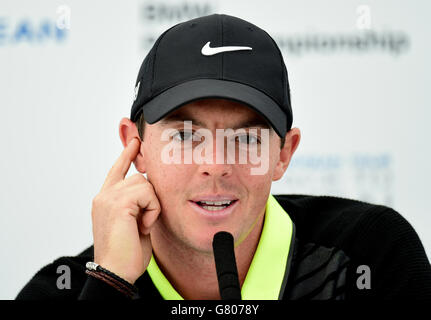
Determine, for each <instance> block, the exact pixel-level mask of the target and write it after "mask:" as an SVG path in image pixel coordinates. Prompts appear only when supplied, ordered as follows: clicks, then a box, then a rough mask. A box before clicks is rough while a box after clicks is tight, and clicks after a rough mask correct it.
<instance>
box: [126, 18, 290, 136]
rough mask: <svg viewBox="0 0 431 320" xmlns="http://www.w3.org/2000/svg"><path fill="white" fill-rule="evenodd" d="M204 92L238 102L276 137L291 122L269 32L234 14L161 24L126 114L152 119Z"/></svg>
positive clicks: (134, 118) (287, 93)
mask: <svg viewBox="0 0 431 320" xmlns="http://www.w3.org/2000/svg"><path fill="white" fill-rule="evenodd" d="M205 98H222V99H228V100H233V101H237V102H241V103H244V104H246V105H248V106H249V107H251V108H252V109H254V110H255V111H256V112H257V113H258V114H260V115H262V116H263V117H264V118H265V119H266V120H267V121H268V122H269V123H270V124H271V125H272V127H273V128H274V130H275V131H276V132H277V134H278V135H279V136H280V137H284V136H285V134H286V132H287V131H288V130H290V128H291V126H292V120H293V118H292V108H291V105H290V90H289V81H288V77H287V70H286V66H285V64H284V61H283V57H282V55H281V52H280V49H279V48H278V46H277V44H276V43H275V41H274V40H273V39H272V38H271V36H270V35H269V34H268V33H266V32H265V31H264V30H262V29H260V28H259V27H257V26H255V25H253V24H251V23H249V22H247V21H245V20H242V19H239V18H237V17H233V16H229V15H224V14H213V15H209V16H204V17H200V18H196V19H193V20H189V21H186V22H182V23H179V24H177V25H175V26H173V27H171V28H170V29H168V30H166V31H165V32H164V33H163V34H162V35H161V36H160V37H159V38H158V39H157V40H156V42H155V43H154V45H153V47H152V48H151V50H150V51H149V53H148V54H147V56H146V57H145V59H144V61H143V63H142V65H141V68H140V70H139V74H138V78H137V80H136V84H135V100H134V103H133V106H132V110H131V116H130V119H131V120H132V121H133V122H136V121H137V120H138V119H139V116H140V115H141V112H143V113H144V118H145V121H146V122H148V123H150V124H153V123H155V122H157V121H159V120H160V119H161V118H163V117H164V116H166V115H167V114H168V113H170V112H172V111H174V110H176V109H178V108H179V107H181V106H183V105H184V104H187V103H190V102H192V101H195V100H199V99H205Z"/></svg>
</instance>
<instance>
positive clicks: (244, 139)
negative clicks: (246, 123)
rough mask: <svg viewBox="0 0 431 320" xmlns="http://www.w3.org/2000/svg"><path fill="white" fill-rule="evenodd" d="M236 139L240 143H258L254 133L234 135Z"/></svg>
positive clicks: (258, 140)
mask: <svg viewBox="0 0 431 320" xmlns="http://www.w3.org/2000/svg"><path fill="white" fill-rule="evenodd" d="M236 139H237V141H238V142H239V143H241V144H259V143H260V139H259V137H256V136H254V135H250V134H244V135H240V136H237V137H236Z"/></svg>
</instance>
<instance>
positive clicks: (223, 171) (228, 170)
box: [199, 162, 232, 177]
mask: <svg viewBox="0 0 431 320" xmlns="http://www.w3.org/2000/svg"><path fill="white" fill-rule="evenodd" d="M199 173H200V174H202V175H204V176H212V177H229V176H231V175H232V165H231V164H224V163H223V164H218V163H215V162H214V163H212V164H206V163H204V164H201V165H199Z"/></svg>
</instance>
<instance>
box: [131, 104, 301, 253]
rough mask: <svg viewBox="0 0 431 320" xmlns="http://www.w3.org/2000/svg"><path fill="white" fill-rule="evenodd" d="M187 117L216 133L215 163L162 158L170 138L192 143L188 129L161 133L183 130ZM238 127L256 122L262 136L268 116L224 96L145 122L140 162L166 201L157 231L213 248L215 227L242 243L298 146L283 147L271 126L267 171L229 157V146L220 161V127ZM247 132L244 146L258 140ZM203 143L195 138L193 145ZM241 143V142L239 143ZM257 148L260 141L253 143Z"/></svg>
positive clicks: (194, 245)
mask: <svg viewBox="0 0 431 320" xmlns="http://www.w3.org/2000/svg"><path fill="white" fill-rule="evenodd" d="M184 120H189V121H192V131H197V130H198V129H203V128H204V129H208V130H209V131H210V132H211V133H212V137H214V141H213V142H211V143H213V152H212V154H211V157H213V160H214V161H212V163H202V162H199V163H196V161H195V159H193V161H192V163H191V164H184V161H182V163H168V162H167V161H165V160H164V159H163V157H164V156H166V153H164V152H165V151H166V148H167V145H168V144H170V145H171V146H174V148H179V149H181V151H182V152H183V153H184V152H185V149H187V147H186V144H185V143H184V140H187V139H190V137H191V135H187V133H185V134H177V135H174V136H173V137H170V138H169V139H164V138H162V136H163V135H165V136H166V132H173V130H172V129H177V130H178V131H184ZM250 123H253V124H254V125H253V126H252V127H251V128H248V127H247V125H244V124H250ZM259 123H261V124H262V126H260V125H259ZM238 127H243V128H244V130H245V132H246V133H248V132H250V129H252V128H255V130H254V131H255V132H257V136H258V137H260V136H261V132H262V131H261V128H265V121H264V120H263V118H261V117H260V116H259V115H258V114H257V113H256V112H254V111H253V110H252V109H250V108H249V107H247V106H245V105H243V104H240V103H237V102H232V101H228V100H223V99H205V100H200V101H196V102H192V103H189V104H187V105H185V106H183V107H181V108H179V109H178V110H176V111H174V112H172V113H170V114H169V115H168V116H167V117H165V118H164V119H162V120H161V121H158V122H157V123H155V124H152V125H150V124H146V125H145V131H144V137H143V143H142V145H141V154H142V155H143V158H142V159H141V160H140V161H141V164H140V165H139V166H137V168H138V170H139V169H140V168H141V169H142V170H140V171H141V172H142V171H145V172H146V173H147V178H148V180H149V181H150V182H151V183H152V185H153V186H154V189H155V192H156V195H157V197H158V199H159V201H160V204H161V208H162V210H161V215H160V218H159V220H158V222H157V223H156V225H155V227H154V230H155V232H158V233H159V234H161V235H163V236H164V237H167V238H168V239H170V240H171V241H176V242H178V241H179V242H180V243H181V244H182V245H186V246H188V247H191V248H193V249H195V250H198V251H203V252H212V239H213V236H214V234H215V233H216V232H218V231H222V230H224V231H228V232H230V233H232V235H233V236H234V239H235V242H236V244H237V245H238V244H239V243H241V242H242V241H243V240H244V239H245V238H246V237H247V235H248V234H249V233H250V232H251V231H252V229H253V227H254V226H255V225H256V224H257V223H258V222H259V221H260V222H261V221H262V219H263V215H264V212H265V204H266V201H267V197H268V194H269V192H270V188H271V183H272V181H275V180H278V179H280V178H281V176H282V174H283V173H284V171H285V169H286V168H287V165H288V162H289V160H290V156H291V153H293V151H294V150H293V151H292V150H290V149H289V148H287V147H285V148H283V150H284V151H283V150H280V141H281V140H280V138H279V136H278V135H277V134H276V133H275V132H274V131H273V130H272V129H271V130H268V129H266V130H267V132H268V131H269V135H268V137H269V139H267V140H268V141H266V142H265V141H264V143H267V144H268V145H269V146H268V150H269V152H268V154H267V157H268V156H269V159H263V161H268V167H267V168H268V170H266V171H265V172H264V173H263V174H251V168H252V167H256V164H251V163H249V162H248V163H242V164H240V163H238V161H236V162H235V163H233V164H232V163H228V162H227V160H226V157H227V154H228V152H226V149H225V152H224V155H223V156H224V159H225V161H223V162H222V163H220V161H216V156H217V155H216V153H217V152H219V151H217V150H220V149H217V146H216V139H215V137H216V129H228V128H234V129H235V130H236V129H237V128H238ZM256 128H257V129H256ZM164 132H165V133H164ZM244 138H245V137H244V136H242V138H239V139H238V141H236V140H235V141H236V142H237V144H241V143H242V147H244V143H245V144H247V142H248V141H253V140H248V139H247V138H245V139H244ZM298 140H299V139H298ZM298 142H299V141H298ZM199 143H200V142H193V143H192V148H195V147H196V145H197V144H199ZM286 143H289V141H286ZM226 145H227V143H226ZM237 147H238V148H241V146H239V145H238V146H237ZM254 148H260V147H259V146H256V145H254ZM294 148H296V146H295V147H294ZM164 150H165V151H164ZM286 150H288V151H286ZM205 152H207V151H205ZM283 152H284V153H283ZM289 152H291V153H289ZM219 160H220V158H219ZM135 165H136V163H135ZM203 201H205V202H206V203H203ZM214 201H231V203H230V205H228V206H227V207H225V208H224V209H222V210H220V208H221V206H220V205H217V204H216V205H214V206H213V205H212V203H213V202H214ZM226 205H227V203H226Z"/></svg>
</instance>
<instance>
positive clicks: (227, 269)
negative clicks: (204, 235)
mask: <svg viewBox="0 0 431 320" xmlns="http://www.w3.org/2000/svg"><path fill="white" fill-rule="evenodd" d="M213 251H214V260H215V265H216V271H217V279H218V284H219V290H220V297H221V298H222V300H241V288H240V285H239V280H238V269H237V267H236V260H235V251H234V239H233V236H232V235H231V234H230V233H229V232H226V231H220V232H218V233H216V234H215V235H214V238H213Z"/></svg>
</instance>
